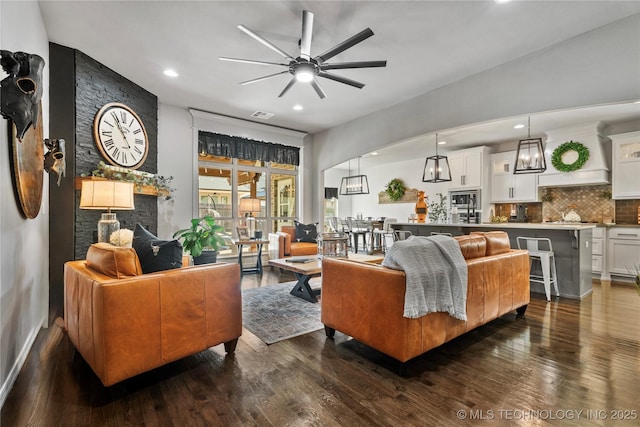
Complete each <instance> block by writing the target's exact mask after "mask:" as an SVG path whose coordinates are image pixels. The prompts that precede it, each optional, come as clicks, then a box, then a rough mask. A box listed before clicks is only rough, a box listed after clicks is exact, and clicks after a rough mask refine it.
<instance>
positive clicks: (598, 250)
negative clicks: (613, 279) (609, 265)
mask: <svg viewBox="0 0 640 427" xmlns="http://www.w3.org/2000/svg"><path fill="white" fill-rule="evenodd" d="M605 231H606V230H605V229H604V228H603V227H596V228H594V229H593V238H592V241H591V242H592V246H591V272H592V273H601V272H602V265H603V264H602V261H603V259H606V257H605V252H604V247H605V246H604V244H605V241H606V238H605V235H606V233H605Z"/></svg>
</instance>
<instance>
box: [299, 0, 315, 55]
mask: <svg viewBox="0 0 640 427" xmlns="http://www.w3.org/2000/svg"><path fill="white" fill-rule="evenodd" d="M312 36H313V13H311V12H309V11H308V10H303V11H302V39H301V40H300V57H301V58H304V59H306V60H307V61H308V60H309V59H311V38H312Z"/></svg>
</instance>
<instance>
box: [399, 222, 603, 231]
mask: <svg viewBox="0 0 640 427" xmlns="http://www.w3.org/2000/svg"><path fill="white" fill-rule="evenodd" d="M397 224H398V225H407V226H414V225H417V226H423V225H427V226H434V227H468V228H477V227H482V228H495V229H497V230H502V229H504V228H516V229H518V228H520V229H527V230H537V229H540V230H587V229H590V228H595V227H596V225H598V224H596V223H584V222H565V223H551V222H545V223H540V222H483V223H482V224H466V223H458V224H440V223H433V222H432V223H416V222H398V223H397Z"/></svg>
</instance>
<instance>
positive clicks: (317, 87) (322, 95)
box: [311, 79, 327, 99]
mask: <svg viewBox="0 0 640 427" xmlns="http://www.w3.org/2000/svg"><path fill="white" fill-rule="evenodd" d="M311 86H312V87H313V89H314V90H315V91H316V93H317V94H318V96H319V97H320V99H324V98H326V97H327V94H326V93H324V90H322V87H320V84H319V83H318V81H317V80H316V79H313V80H311Z"/></svg>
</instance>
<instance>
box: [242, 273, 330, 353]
mask: <svg viewBox="0 0 640 427" xmlns="http://www.w3.org/2000/svg"><path fill="white" fill-rule="evenodd" d="M294 284H295V282H287V283H279V284H277V285H267V286H262V287H259V288H251V289H243V290H242V326H244V327H245V328H246V329H248V330H249V331H251V333H253V334H254V335H256V336H257V337H258V338H260V339H261V340H262V341H264V342H265V344H273V343H275V342H278V341H282V340H286V339H289V338H293V337H297V336H299V335H304V334H308V333H309V332H313V331H317V330H318V329H322V328H323V327H324V325H323V324H322V323H321V322H320V303H317V304H313V303H310V302H308V301H305V300H303V299H302V298H298V297H295V296H293V295H291V294H289V292H290V291H291V289H292V288H293V285H294ZM312 287H314V286H313V282H312Z"/></svg>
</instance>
